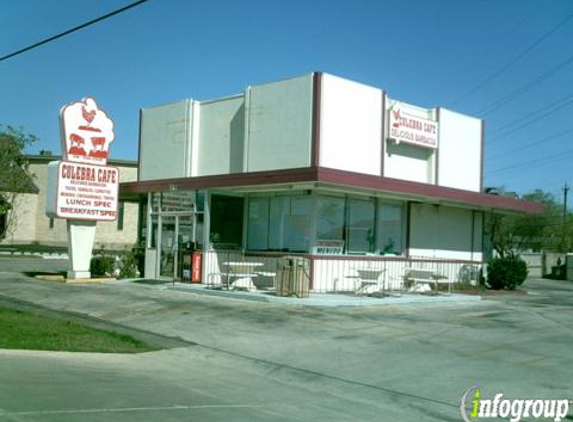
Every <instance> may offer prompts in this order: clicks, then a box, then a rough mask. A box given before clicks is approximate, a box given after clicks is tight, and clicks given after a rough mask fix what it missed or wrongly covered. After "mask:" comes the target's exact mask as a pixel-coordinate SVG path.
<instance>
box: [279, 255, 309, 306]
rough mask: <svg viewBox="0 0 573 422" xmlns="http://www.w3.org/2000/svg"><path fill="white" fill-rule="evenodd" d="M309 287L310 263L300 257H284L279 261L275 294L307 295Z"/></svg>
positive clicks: (301, 296) (300, 296)
mask: <svg viewBox="0 0 573 422" xmlns="http://www.w3.org/2000/svg"><path fill="white" fill-rule="evenodd" d="M309 288H310V265H309V261H308V260H307V259H304V258H301V257H285V258H283V259H282V260H281V262H279V265H278V271H277V281H276V295H277V296H287V297H293V296H294V297H298V298H305V297H308V293H309Z"/></svg>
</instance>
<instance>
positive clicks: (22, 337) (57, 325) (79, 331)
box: [0, 307, 158, 353]
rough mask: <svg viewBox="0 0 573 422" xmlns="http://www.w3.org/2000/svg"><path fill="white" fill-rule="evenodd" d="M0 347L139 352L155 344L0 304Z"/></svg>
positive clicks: (151, 347) (150, 348)
mask: <svg viewBox="0 0 573 422" xmlns="http://www.w3.org/2000/svg"><path fill="white" fill-rule="evenodd" d="M0 348H2V349H27V350H51V351H66V352H98V353H141V352H149V351H153V350H158V348H156V347H153V346H150V345H148V344H147V343H145V342H143V341H140V340H137V339H135V338H133V337H131V336H129V335H126V334H118V333H115V332H113V331H102V330H96V329H94V328H91V327H87V326H85V325H81V324H78V323H76V322H73V321H67V320H60V319H57V318H51V317H48V316H45V315H40V314H37V313H33V312H27V311H19V310H13V309H7V308H2V307H0Z"/></svg>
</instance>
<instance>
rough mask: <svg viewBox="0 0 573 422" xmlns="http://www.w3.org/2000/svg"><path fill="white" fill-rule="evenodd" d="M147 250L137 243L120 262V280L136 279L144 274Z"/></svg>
mask: <svg viewBox="0 0 573 422" xmlns="http://www.w3.org/2000/svg"><path fill="white" fill-rule="evenodd" d="M144 261H145V249H143V248H142V247H141V245H139V244H138V243H136V244H135V245H134V246H133V248H131V251H129V252H126V253H125V254H124V255H123V256H122V257H121V258H120V261H119V278H135V277H137V276H138V275H141V274H143V263H144Z"/></svg>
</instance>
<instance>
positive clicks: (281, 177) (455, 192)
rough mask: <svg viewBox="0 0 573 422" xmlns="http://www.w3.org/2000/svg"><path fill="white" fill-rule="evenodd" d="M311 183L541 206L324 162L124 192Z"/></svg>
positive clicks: (145, 184) (132, 186)
mask: <svg viewBox="0 0 573 422" xmlns="http://www.w3.org/2000/svg"><path fill="white" fill-rule="evenodd" d="M313 188H326V189H334V190H339V191H346V192H348V190H352V191H356V192H362V193H366V194H369V195H381V196H382V195H387V196H391V197H395V198H396V199H403V200H409V201H419V202H424V203H432V204H436V205H439V204H443V205H451V206H458V207H464V208H471V209H479V210H499V211H505V212H522V213H535V214H538V213H541V212H543V204H540V203H537V202H532V201H523V200H518V199H514V198H511V197H504V196H496V195H488V194H484V193H480V192H472V191H466V190H461V189H454V188H448V187H443V186H437V185H430V184H426V183H420V182H411V181H407V180H399V179H392V178H388V177H381V176H376V175H368V174H361V173H353V172H348V171H343V170H336V169H330V168H324V167H307V168H299V169H287V170H274V171H265V172H251V173H234V174H225V175H213V176H199V177H187V178H176V179H163V180H149V181H140V182H127V183H122V184H121V186H120V194H121V195H125V196H126V197H127V196H132V197H133V196H135V195H137V194H144V193H148V192H162V191H173V190H185V189H218V190H219V189H221V190H232V191H243V192H256V191H262V190H266V191H273V190H301V189H313Z"/></svg>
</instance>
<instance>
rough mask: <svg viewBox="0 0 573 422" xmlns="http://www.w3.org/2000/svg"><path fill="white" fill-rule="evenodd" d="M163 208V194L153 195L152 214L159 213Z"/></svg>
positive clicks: (156, 193)
mask: <svg viewBox="0 0 573 422" xmlns="http://www.w3.org/2000/svg"><path fill="white" fill-rule="evenodd" d="M160 207H161V192H155V193H152V194H151V212H159V210H160Z"/></svg>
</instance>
